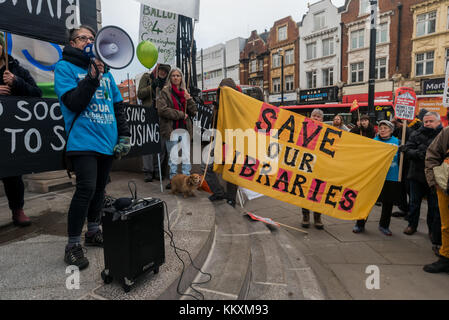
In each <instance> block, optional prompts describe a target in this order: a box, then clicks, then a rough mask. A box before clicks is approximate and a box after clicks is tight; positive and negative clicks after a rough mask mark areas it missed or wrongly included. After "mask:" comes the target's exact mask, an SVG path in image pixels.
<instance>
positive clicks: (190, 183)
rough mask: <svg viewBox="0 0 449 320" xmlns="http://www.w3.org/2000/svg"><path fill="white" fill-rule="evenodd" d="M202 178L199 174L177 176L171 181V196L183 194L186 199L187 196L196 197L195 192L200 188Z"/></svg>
mask: <svg viewBox="0 0 449 320" xmlns="http://www.w3.org/2000/svg"><path fill="white" fill-rule="evenodd" d="M201 178H202V177H201V175H199V174H197V173H194V174H191V175H190V176H186V175H185V174H177V175H176V176H174V177H173V178H172V179H171V194H176V193H182V194H183V195H184V198H187V196H192V197H195V193H193V190H195V189H197V188H198V187H199V186H200V184H201Z"/></svg>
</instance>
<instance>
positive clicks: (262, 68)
mask: <svg viewBox="0 0 449 320" xmlns="http://www.w3.org/2000/svg"><path fill="white" fill-rule="evenodd" d="M267 38H268V32H264V33H262V34H258V33H257V31H256V30H254V31H252V32H251V35H250V37H249V38H248V39H247V40H246V44H245V47H244V48H243V51H242V52H240V83H241V84H247V85H253V86H258V87H260V88H261V89H263V92H264V95H265V96H268V93H269V91H270V77H269V74H270V51H269V50H268V44H267Z"/></svg>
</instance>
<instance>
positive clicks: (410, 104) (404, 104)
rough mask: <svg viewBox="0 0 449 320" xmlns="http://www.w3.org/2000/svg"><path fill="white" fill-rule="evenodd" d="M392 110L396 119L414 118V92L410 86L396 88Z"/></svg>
mask: <svg viewBox="0 0 449 320" xmlns="http://www.w3.org/2000/svg"><path fill="white" fill-rule="evenodd" d="M395 97H396V98H395V99H394V111H395V114H396V117H397V118H398V119H403V120H413V119H414V118H415V108H416V93H415V91H414V90H413V89H412V88H407V87H401V88H398V89H396V92H395Z"/></svg>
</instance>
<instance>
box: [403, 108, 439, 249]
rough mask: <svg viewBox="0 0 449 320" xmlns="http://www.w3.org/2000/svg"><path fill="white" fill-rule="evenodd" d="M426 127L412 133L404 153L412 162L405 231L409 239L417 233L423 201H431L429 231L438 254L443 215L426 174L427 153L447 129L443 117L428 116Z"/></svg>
mask: <svg viewBox="0 0 449 320" xmlns="http://www.w3.org/2000/svg"><path fill="white" fill-rule="evenodd" d="M423 124H424V125H423V126H422V127H420V128H419V129H418V130H415V131H413V132H412V133H411V135H410V138H409V140H408V141H407V143H406V144H405V145H404V146H403V147H401V150H400V151H403V152H405V157H406V161H407V160H408V161H410V168H409V171H408V176H407V178H408V179H409V180H410V213H409V215H408V216H407V220H408V227H407V228H406V229H405V230H404V233H405V234H407V235H412V234H414V233H415V232H416V230H417V228H418V222H419V213H420V209H421V201H422V199H423V198H424V197H425V196H426V197H427V207H428V210H427V227H428V230H429V235H430V237H431V241H432V244H433V246H434V248H433V249H434V250H436V249H437V247H438V246H440V245H441V230H440V225H441V222H440V219H439V218H440V213H439V209H438V198H437V195H436V192H435V190H434V189H432V188H430V187H429V185H428V184H427V181H426V176H425V172H424V168H425V164H424V161H425V158H426V151H427V148H428V147H429V145H430V144H431V143H432V141H433V140H434V139H435V137H436V136H437V135H438V134H439V133H440V131H441V130H442V129H443V127H442V125H441V120H440V115H439V114H438V113H436V112H427V113H426V114H425V115H424V118H423Z"/></svg>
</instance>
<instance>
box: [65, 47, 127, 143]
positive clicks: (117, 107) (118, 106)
mask: <svg viewBox="0 0 449 320" xmlns="http://www.w3.org/2000/svg"><path fill="white" fill-rule="evenodd" d="M62 60H66V61H68V62H70V63H72V64H74V65H76V66H78V67H81V68H83V69H86V70H88V68H89V65H90V63H91V62H90V58H88V57H87V56H86V55H85V54H84V52H83V51H82V50H80V49H77V48H74V47H71V46H66V47H65V48H64V50H63V51H62ZM105 71H106V70H105ZM99 86H100V81H99V80H98V79H94V78H92V77H90V74H89V72H88V73H87V76H86V77H85V78H84V79H83V80H81V81H80V82H78V86H77V87H76V88H75V89H72V90H70V91H68V92H66V93H65V94H64V95H63V96H62V97H61V100H62V102H63V103H64V105H65V106H66V107H67V108H69V109H70V110H71V111H73V112H77V113H80V112H82V111H83V110H84V109H86V107H87V106H88V105H89V103H90V100H91V99H92V97H93V95H94V94H95V91H97V88H98V87H99ZM114 114H115V119H116V120H117V131H118V135H119V136H128V137H129V136H131V133H130V131H129V126H128V123H127V122H126V114H125V108H124V106H123V103H122V102H118V103H114Z"/></svg>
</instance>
